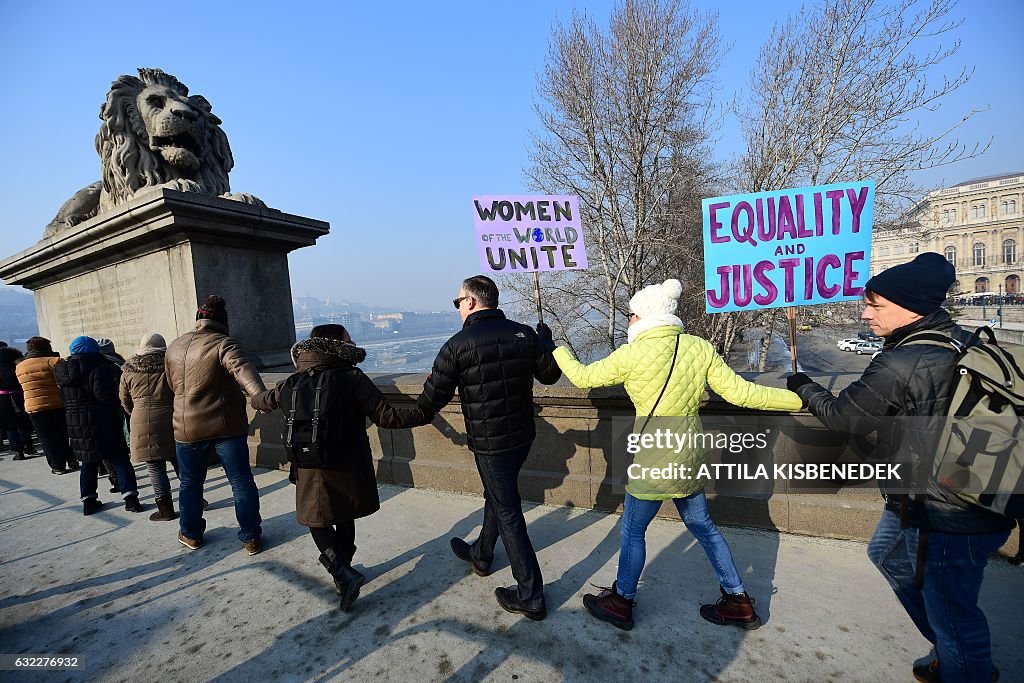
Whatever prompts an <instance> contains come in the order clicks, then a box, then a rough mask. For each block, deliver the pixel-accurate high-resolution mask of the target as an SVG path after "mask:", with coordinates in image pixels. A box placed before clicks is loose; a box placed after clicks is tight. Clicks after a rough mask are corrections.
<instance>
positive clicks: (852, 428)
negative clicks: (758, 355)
mask: <svg viewBox="0 0 1024 683" xmlns="http://www.w3.org/2000/svg"><path fill="white" fill-rule="evenodd" d="M893 355H895V352H887V353H885V354H882V355H881V356H879V357H878V358H876V359H875V360H873V361H871V364H870V365H868V367H867V369H866V370H865V371H864V374H863V375H861V377H860V379H858V380H857V381H856V382H854V383H853V384H851V385H850V386H848V387H846V388H845V389H843V390H842V391H841V392H839V395H838V396H835V395H833V394H832V392H831V391H829V390H828V389H826V388H825V387H823V386H821V385H820V384H818V383H817V382H815V381H813V380H811V379H810V378H806V376H804V377H805V378H806V379H804V382H803V384H802V385H801V386H799V387H797V388H796V389H795V390H796V392H797V394H798V395H799V396H800V398H802V399H803V400H804V401H806V402H807V410H808V411H810V412H811V414H812V415H815V416H816V417H817V418H818V419H819V420H821V421H822V422H823V423H824V424H825V426H827V427H828V428H829V429H831V430H832V431H835V432H843V433H847V434H853V433H862V432H867V431H870V429H871V428H872V427H877V426H878V425H879V424H880V423H881V421H882V420H881V418H884V417H887V416H892V415H900V414H906V413H907V411H906V410H905V408H904V407H903V406H901V405H899V403H897V401H898V398H897V397H899V396H905V395H906V394H907V391H906V386H907V383H908V382H909V379H910V376H911V375H913V372H914V368H913V367H910V368H903V367H902V364H897V363H893V362H892V356H893ZM897 365H899V366H900V367H897ZM915 367H916V366H915ZM800 376H801V375H797V376H796V377H800Z"/></svg>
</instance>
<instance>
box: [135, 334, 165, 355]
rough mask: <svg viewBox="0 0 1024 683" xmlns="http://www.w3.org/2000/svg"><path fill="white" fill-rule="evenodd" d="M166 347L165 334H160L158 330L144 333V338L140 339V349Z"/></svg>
mask: <svg viewBox="0 0 1024 683" xmlns="http://www.w3.org/2000/svg"><path fill="white" fill-rule="evenodd" d="M166 348H167V341H166V340H165V339H164V338H163V335H159V334H157V333H156V332H154V333H153V334H144V335H142V339H140V340H139V351H145V350H147V349H166Z"/></svg>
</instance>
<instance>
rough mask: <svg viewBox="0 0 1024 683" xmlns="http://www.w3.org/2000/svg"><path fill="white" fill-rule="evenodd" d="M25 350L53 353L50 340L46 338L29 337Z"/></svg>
mask: <svg viewBox="0 0 1024 683" xmlns="http://www.w3.org/2000/svg"><path fill="white" fill-rule="evenodd" d="M25 348H26V349H28V350H29V351H35V352H36V353H53V347H52V346H50V340H49V339H47V338H46V337H29V338H28V339H26V340H25Z"/></svg>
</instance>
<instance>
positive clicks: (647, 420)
mask: <svg viewBox="0 0 1024 683" xmlns="http://www.w3.org/2000/svg"><path fill="white" fill-rule="evenodd" d="M677 355H679V335H676V348H675V349H674V350H673V351H672V363H671V364H670V365H669V366H668V377H666V378H665V386H663V387H662V388H661V393H660V394H658V398H657V400H655V401H654V405H653V406H651V412H650V413H648V414H647V419H646V420H644V425H643V426H642V427H641V428H640V431H641V432H643V431H644V430H645V429H647V423H648V422H650V421H651V418H652V417H653V416H654V411H655V410H656V409H657V408H658V404H659V403H661V397H662V396H664V395H665V390H666V389H668V381H669V380H670V379H672V371H673V370H675V369H676V356H677Z"/></svg>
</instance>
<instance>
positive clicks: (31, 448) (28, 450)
mask: <svg viewBox="0 0 1024 683" xmlns="http://www.w3.org/2000/svg"><path fill="white" fill-rule="evenodd" d="M25 454H26V455H38V454H39V451H37V450H36V446H35V444H34V443H32V442H31V441H26V442H25Z"/></svg>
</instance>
